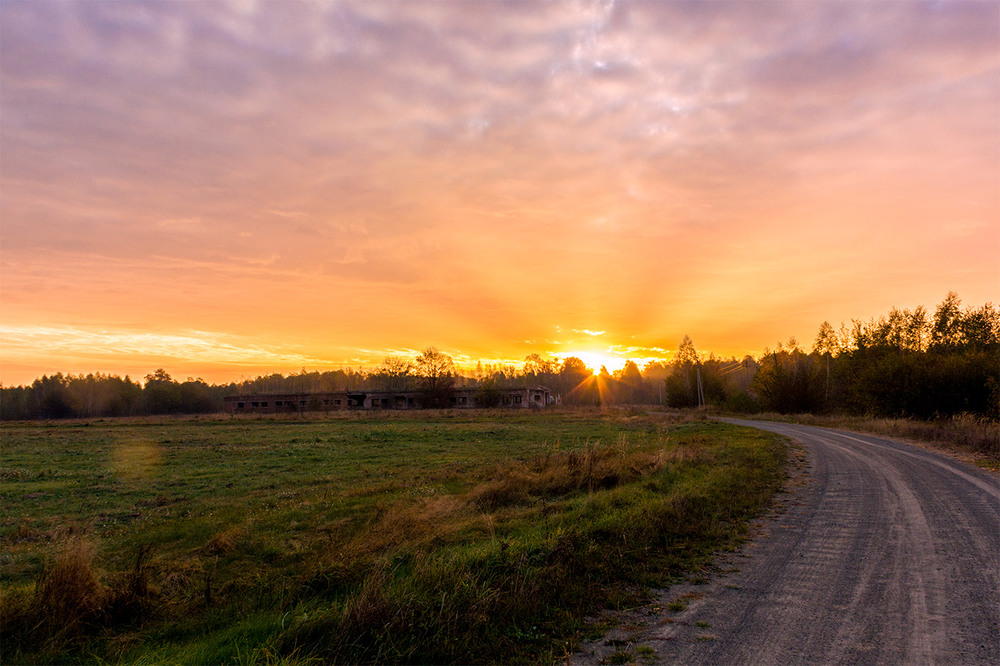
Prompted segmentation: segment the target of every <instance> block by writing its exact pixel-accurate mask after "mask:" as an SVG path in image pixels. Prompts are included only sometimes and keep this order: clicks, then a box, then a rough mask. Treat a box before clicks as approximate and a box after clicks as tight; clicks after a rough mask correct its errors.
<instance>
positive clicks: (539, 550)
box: [0, 410, 785, 664]
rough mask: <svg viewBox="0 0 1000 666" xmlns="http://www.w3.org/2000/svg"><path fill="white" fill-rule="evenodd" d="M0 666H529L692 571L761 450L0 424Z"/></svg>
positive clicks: (297, 423) (776, 451)
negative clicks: (601, 612)
mask: <svg viewBox="0 0 1000 666" xmlns="http://www.w3.org/2000/svg"><path fill="white" fill-rule="evenodd" d="M0 434H2V437H3V447H2V450H0V499H2V501H3V506H4V507H5V510H4V512H3V515H2V517H0V540H2V543H3V548H2V550H0V558H2V560H0V590H2V594H3V596H2V600H0V601H2V603H0V621H2V622H0V631H2V636H0V639H2V640H0V650H2V653H0V661H3V662H4V663H10V662H29V663H30V662H66V661H105V662H118V661H124V662H135V663H218V662H229V661H235V662H237V663H248V664H250V663H311V662H317V663H320V662H321V663H345V662H346V663H357V662H393V663H403V662H407V663H427V662H433V663H456V662H462V663H482V662H511V661H518V662H523V661H551V660H552V659H554V658H557V657H558V656H560V655H562V654H563V652H564V651H565V649H566V646H567V644H572V641H573V640H574V636H577V635H580V634H581V632H583V631H584V624H583V618H584V617H585V616H586V615H587V614H588V613H592V612H593V611H595V610H596V609H597V608H599V607H601V606H605V607H607V606H615V605H628V604H630V603H634V602H635V600H636V599H637V598H639V597H641V596H642V594H643V590H644V589H645V587H646V586H649V585H654V584H663V583H665V582H667V581H668V580H670V579H671V578H672V577H675V576H678V575H680V574H681V573H683V572H685V571H693V570H695V569H696V568H697V567H699V566H703V565H704V564H705V562H706V560H707V558H708V557H709V556H710V553H711V552H712V550H713V549H716V548H719V547H722V546H724V545H726V544H729V543H731V542H732V541H733V540H734V539H737V538H739V536H740V534H741V533H742V531H743V529H744V526H745V521H746V520H747V519H748V518H749V516H751V515H752V514H753V513H755V512H757V511H759V510H760V509H761V508H763V506H764V505H765V503H766V502H767V501H768V499H769V497H770V495H771V493H773V492H774V490H776V489H777V488H778V487H779V485H780V483H781V481H782V478H783V465H784V460H785V449H784V446H783V444H782V443H781V441H780V440H779V439H777V438H775V437H774V436H772V435H769V434H767V433H763V432H760V431H756V430H752V429H743V428H737V427H734V426H729V425H725V424H720V423H710V422H703V421H684V420H683V419H679V418H675V417H669V416H663V415H647V414H638V413H636V414H629V413H601V412H599V411H569V410H566V411H546V412H541V413H535V412H532V413H512V412H479V411H477V412H420V413H391V412H390V413H382V414H371V413H368V414H357V413H353V414H342V415H335V416H332V417H321V418H316V419H312V420H309V419H300V418H298V419H297V418H288V417H275V418H270V419H268V418H249V419H229V418H200V419H167V418H162V419H149V420H134V419H131V420H129V419H123V420H101V421H93V422H79V421H78V422H60V423H52V422H49V423H4V424H0Z"/></svg>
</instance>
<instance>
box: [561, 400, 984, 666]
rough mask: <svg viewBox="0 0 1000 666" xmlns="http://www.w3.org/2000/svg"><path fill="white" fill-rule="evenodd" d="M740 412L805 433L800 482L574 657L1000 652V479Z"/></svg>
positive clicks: (667, 659)
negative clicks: (741, 539)
mask: <svg viewBox="0 0 1000 666" xmlns="http://www.w3.org/2000/svg"><path fill="white" fill-rule="evenodd" d="M726 420H727V421H729V422H731V423H737V424H740V425H747V426H751V427H754V428H760V429H763V430H769V431H772V432H776V433H780V434H782V435H786V436H788V437H790V438H791V439H793V440H795V441H796V442H798V443H800V445H801V448H800V449H796V451H797V454H796V455H797V457H798V458H799V466H798V470H797V472H796V473H795V474H794V475H793V478H792V480H791V481H790V484H789V488H788V492H786V493H784V494H782V495H780V496H779V506H778V507H777V508H776V510H775V511H773V512H772V513H771V515H769V516H768V517H766V518H764V519H763V520H761V521H760V522H759V523H758V524H757V525H756V526H755V528H754V533H753V536H752V538H751V540H750V542H749V543H748V545H747V546H746V547H744V548H742V549H741V550H740V551H739V552H738V553H734V554H728V555H725V556H723V557H721V558H720V559H719V560H718V561H717V564H718V568H719V571H720V572H721V573H719V574H718V575H714V576H711V577H709V580H708V582H707V583H704V581H697V582H702V583H703V584H700V585H696V584H693V583H683V584H681V585H675V586H673V587H671V588H670V589H668V590H663V591H661V592H659V593H658V595H657V601H656V602H655V603H654V604H653V605H652V606H650V607H648V608H644V609H638V610H636V611H632V612H629V613H626V614H625V615H624V616H617V619H618V621H619V624H618V625H617V626H616V627H615V628H614V629H613V630H612V631H611V633H610V634H609V635H608V636H606V637H605V638H604V639H602V640H600V641H597V642H594V643H590V644H587V645H584V646H583V648H582V650H581V651H580V652H578V653H577V654H575V655H573V656H572V658H571V661H572V663H573V664H587V663H609V662H614V661H618V662H619V663H620V662H621V661H623V660H625V659H626V658H627V656H628V655H631V656H632V659H633V660H634V661H635V662H637V663H643V664H651V663H669V664H1000V483H998V480H997V477H995V476H993V475H990V474H989V473H987V472H984V471H982V470H979V469H977V468H975V467H972V466H970V465H967V464H965V463H962V462H959V461H956V460H953V459H951V458H948V457H945V456H942V455H939V454H936V453H932V452H929V451H925V450H923V449H919V448H915V447H913V446H910V445H907V444H902V443H899V442H894V441H890V440H886V439H880V438H877V437H871V436H866V435H858V434H854V433H846V432H840V431H834V430H828V429H825V428H813V427H808V426H798V425H790V424H783V423H765V422H760V421H739V420H731V419H726ZM678 602H681V603H683V604H684V605H685V608H684V609H683V610H679V611H678V610H673V611H672V610H670V605H671V603H673V606H674V608H675V609H676V608H679V607H680V604H679V603H678Z"/></svg>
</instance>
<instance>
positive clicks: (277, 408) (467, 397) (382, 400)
mask: <svg viewBox="0 0 1000 666" xmlns="http://www.w3.org/2000/svg"><path fill="white" fill-rule="evenodd" d="M478 392H479V389H475V388H470V389H454V390H453V391H452V392H451V396H450V405H449V407H450V408H451V409H473V408H475V407H476V406H477V405H476V394H477V393H478ZM423 395H424V394H423V393H421V392H419V391H344V392H339V393H281V394H263V393H261V394H253V395H230V396H226V397H225V398H223V409H224V410H225V411H226V412H229V413H232V414H281V413H294V412H320V411H324V412H330V411H339V410H345V409H358V410H369V409H370V410H375V409H404V410H405V409H423V407H424V405H423ZM500 395H501V405H502V406H503V407H510V408H514V409H528V408H531V407H535V408H538V407H545V406H547V405H550V404H553V403H554V401H553V399H552V395H551V393H549V391H548V389H546V388H543V387H540V386H539V387H534V388H516V389H501V390H500Z"/></svg>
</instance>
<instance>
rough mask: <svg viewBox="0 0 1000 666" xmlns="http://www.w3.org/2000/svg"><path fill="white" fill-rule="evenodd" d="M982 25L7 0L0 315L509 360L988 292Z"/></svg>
mask: <svg viewBox="0 0 1000 666" xmlns="http://www.w3.org/2000/svg"><path fill="white" fill-rule="evenodd" d="M998 35H1000V16H998V14H997V12H996V11H995V6H993V5H992V4H991V3H981V2H961V1H960V2H943V3H916V2H914V3H865V4H864V5H859V4H856V3H844V2H836V1H833V2H809V3H803V2H766V3H761V2H749V1H747V2H711V3H697V2H629V1H619V2H609V3H599V2H594V3H590V2H555V3H455V2H420V3H395V2H392V3H390V2H380V1H377V0H376V1H375V2H350V1H344V2H316V3H287V2H276V1H274V2H272V1H267V0H261V1H259V2H214V1H205V2H197V3H179V2H173V3H171V2H164V3H148V2H114V3H101V2H62V1H50V0H32V1H20V0H8V1H7V2H3V3H2V4H0V56H2V58H0V85H2V88H3V95H2V97H0V112H2V113H0V142H2V145H3V161H2V162H0V188H2V194H3V200H4V204H3V205H4V211H3V225H2V227H0V241H2V247H3V255H2V261H3V262H4V263H3V268H2V270H3V273H4V274H3V280H2V281H0V296H2V298H3V309H4V320H5V322H8V323H10V324H11V325H17V326H29V327H30V326H48V325H56V326H74V325H77V324H79V323H81V322H82V323H86V324H87V325H91V324H96V325H99V324H100V323H101V322H104V321H107V322H114V323H115V325H116V326H117V325H121V326H122V327H125V328H128V329H129V330H143V328H144V327H155V326H165V327H167V328H169V330H183V329H198V330H226V331H233V334H234V335H245V334H248V333H254V334H256V333H257V332H260V333H262V334H265V335H270V336H273V338H274V339H275V340H281V341H282V342H281V343H277V342H276V343H275V344H290V345H293V346H295V345H298V346H299V347H301V348H302V349H308V350H309V351H308V355H311V356H313V357H315V358H323V359H326V358H330V357H331V355H332V354H333V353H334V350H342V349H344V348H362V347H365V348H372V349H376V348H377V349H392V348H401V347H405V346H407V345H412V346H416V345H418V344H419V341H422V340H426V341H429V342H433V343H434V344H438V345H440V346H442V347H448V348H451V349H455V350H463V353H465V354H467V355H469V356H473V357H474V356H477V355H478V356H482V357H484V358H486V357H491V358H510V357H513V358H517V357H518V356H519V355H520V356H523V353H526V351H527V347H526V345H524V343H523V342H518V341H523V340H525V339H532V340H538V339H546V338H547V337H548V336H549V335H550V331H551V330H552V328H553V326H555V325H557V324H558V325H561V326H563V327H564V329H565V330H572V331H576V332H581V331H588V330H589V331H592V332H594V331H603V336H602V340H607V341H608V342H610V343H613V344H615V343H621V342H622V341H624V340H626V339H629V338H630V337H631V336H633V335H635V336H639V337H640V338H641V339H643V340H667V341H670V344H667V343H663V344H653V345H651V346H653V347H655V346H662V347H665V348H668V349H669V348H672V345H673V340H675V339H679V338H680V337H682V336H683V334H684V333H685V332H688V333H691V334H693V335H694V334H696V333H699V332H701V335H699V336H698V337H699V339H701V340H702V341H703V346H705V347H706V348H708V347H712V348H717V349H720V350H723V351H726V352H732V353H739V352H740V351H741V350H744V349H748V348H749V349H754V348H760V347H762V346H764V345H765V344H773V339H774V338H775V336H783V337H787V335H788V331H794V332H795V333H796V334H797V335H799V336H800V337H806V336H808V335H809V333H810V332H809V330H803V328H806V327H808V328H812V327H814V326H815V325H817V323H818V322H820V321H822V320H824V319H837V318H844V319H849V318H850V317H857V316H862V317H863V316H866V315H868V314H874V313H877V312H882V311H884V310H885V308H886V307H888V306H890V305H892V304H895V303H898V304H901V305H910V304H915V303H920V302H923V303H925V304H929V303H930V302H931V301H933V299H936V298H940V296H941V295H943V294H944V293H945V292H946V291H947V290H949V289H955V290H958V291H959V292H960V293H961V294H962V295H963V297H964V298H965V299H966V300H968V301H970V302H975V301H985V300H997V298H998V294H997V290H996V284H997V283H998V281H1000V271H998V269H997V267H996V256H995V254H996V253H995V248H996V247H997V245H998V243H1000V223H998V222H997V220H998V219H1000V193H998V192H997V188H996V182H997V178H998V177H1000V157H998V156H1000V117H998V114H997V113H996V109H997V108H998V105H1000V38H998ZM956 220H958V221H959V222H956ZM929 264H932V265H933V266H934V271H932V272H931V271H927V270H925V268H924V267H925V266H927V265H929ZM873 285H874V286H873ZM816 304H822V308H823V309H820V308H819V307H818V306H816ZM582 334H583V335H588V334H587V333H582ZM531 351H537V350H531ZM3 353H4V352H2V351H0V354H3ZM335 353H337V354H339V353H342V352H340V351H336V352H335ZM345 354H346V353H345ZM350 358H353V357H352V356H350V355H349V354H346V355H345V356H344V359H350Z"/></svg>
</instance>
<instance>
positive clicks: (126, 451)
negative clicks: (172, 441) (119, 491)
mask: <svg viewBox="0 0 1000 666" xmlns="http://www.w3.org/2000/svg"><path fill="white" fill-rule="evenodd" d="M161 457H162V452H161V450H160V447H159V446H158V445H157V444H155V443H153V442H150V441H143V440H127V441H123V442H119V443H118V444H117V445H115V446H114V448H112V450H111V458H110V461H109V466H110V468H111V472H112V473H113V474H114V475H115V476H116V477H117V478H119V479H121V480H122V481H128V482H130V483H137V482H140V481H146V480H149V479H151V478H152V477H153V474H154V473H155V472H156V468H157V467H158V466H159V464H160V458H161Z"/></svg>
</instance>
